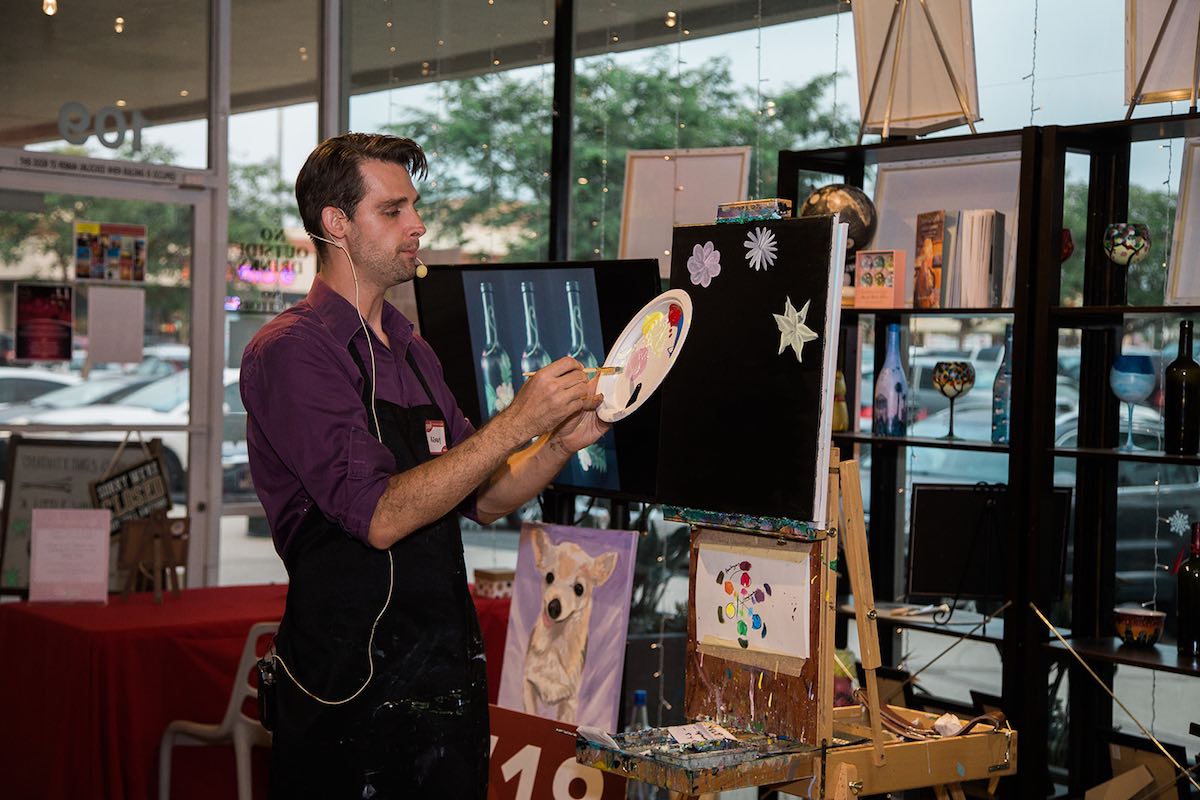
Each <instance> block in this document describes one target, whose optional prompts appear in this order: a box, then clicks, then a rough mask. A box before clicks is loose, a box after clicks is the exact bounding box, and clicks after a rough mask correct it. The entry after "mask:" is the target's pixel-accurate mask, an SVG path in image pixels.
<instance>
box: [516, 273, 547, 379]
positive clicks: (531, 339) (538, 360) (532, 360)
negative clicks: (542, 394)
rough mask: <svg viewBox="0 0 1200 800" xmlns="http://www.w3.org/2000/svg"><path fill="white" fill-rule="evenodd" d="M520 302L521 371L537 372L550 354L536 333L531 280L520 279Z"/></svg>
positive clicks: (535, 311) (535, 308)
mask: <svg viewBox="0 0 1200 800" xmlns="http://www.w3.org/2000/svg"><path fill="white" fill-rule="evenodd" d="M521 302H522V303H524V305H525V349H524V350H523V351H522V352H521V371H522V372H537V371H538V370H539V369H541V368H542V367H545V366H547V365H549V363H550V354H549V353H547V352H546V348H544V347H542V340H541V337H540V336H539V335H538V323H537V300H536V298H535V297H534V293H533V281H521Z"/></svg>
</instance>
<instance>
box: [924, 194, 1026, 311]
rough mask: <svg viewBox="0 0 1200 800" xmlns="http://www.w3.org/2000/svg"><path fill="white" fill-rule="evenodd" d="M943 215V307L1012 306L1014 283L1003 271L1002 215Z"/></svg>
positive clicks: (993, 212)
mask: <svg viewBox="0 0 1200 800" xmlns="http://www.w3.org/2000/svg"><path fill="white" fill-rule="evenodd" d="M946 214H947V217H946V224H945V229H946V235H945V243H944V246H943V254H942V295H941V302H942V307H943V308H996V307H999V306H1003V305H1011V304H1012V299H1011V294H1012V292H1013V290H1015V282H1014V281H1013V280H1012V277H1013V276H1011V275H1009V274H1007V273H1009V272H1012V270H1005V268H1004V215H1003V214H1001V213H1000V212H999V211H996V210H995V209H991V208H986V209H965V210H962V211H957V212H946ZM1006 296H1007V298H1008V299H1007V302H1006Z"/></svg>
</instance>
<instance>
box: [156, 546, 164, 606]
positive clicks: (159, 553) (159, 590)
mask: <svg viewBox="0 0 1200 800" xmlns="http://www.w3.org/2000/svg"><path fill="white" fill-rule="evenodd" d="M162 601H163V543H162V537H161V536H159V535H158V534H155V535H154V602H155V603H158V604H159V605H162Z"/></svg>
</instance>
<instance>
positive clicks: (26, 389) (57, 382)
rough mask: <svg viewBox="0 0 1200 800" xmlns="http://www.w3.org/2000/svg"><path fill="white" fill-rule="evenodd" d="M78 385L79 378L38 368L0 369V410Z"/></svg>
mask: <svg viewBox="0 0 1200 800" xmlns="http://www.w3.org/2000/svg"><path fill="white" fill-rule="evenodd" d="M76 383H79V376H77V375H67V374H64V373H61V372H52V371H50V370H47V369H41V368H39V367H0V408H6V407H7V406H9V405H12V404H14V403H25V402H28V401H30V400H32V399H33V398H35V397H38V396H39V395H43V394H45V393H46V392H50V391H53V390H55V389H61V388H62V387H64V386H71V385H74V384H76Z"/></svg>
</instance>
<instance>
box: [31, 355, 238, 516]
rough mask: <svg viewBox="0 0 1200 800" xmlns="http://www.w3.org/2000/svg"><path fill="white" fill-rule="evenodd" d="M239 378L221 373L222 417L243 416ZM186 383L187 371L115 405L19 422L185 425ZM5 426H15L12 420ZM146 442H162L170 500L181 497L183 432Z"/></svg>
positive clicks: (156, 434) (103, 434) (95, 436)
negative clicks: (223, 413)
mask: <svg viewBox="0 0 1200 800" xmlns="http://www.w3.org/2000/svg"><path fill="white" fill-rule="evenodd" d="M238 376H239V370H236V369H226V370H225V371H224V374H223V382H224V390H223V398H224V409H225V413H226V414H227V415H229V414H242V415H244V414H245V407H244V406H243V405H242V398H241V394H240V393H239V391H238ZM189 379H190V371H189V370H187V369H184V370H182V371H180V372H176V373H174V374H172V375H168V376H167V377H165V378H160V379H158V380H156V381H154V382H153V383H149V384H147V385H145V386H142V387H141V388H139V389H137V390H136V391H134V392H132V393H130V394H129V395H128V396H126V397H124V398H123V399H122V400H121V402H119V403H102V404H96V405H90V406H81V407H77V408H63V409H51V410H48V411H43V412H39V413H37V414H31V415H29V417H28V418H26V419H24V420H22V422H28V423H32V424H38V425H121V426H128V427H130V428H139V427H149V426H158V425H186V424H188V422H189V410H190V403H189V401H188V388H189ZM243 418H244V416H243ZM10 424H17V423H16V421H14V422H12V423H10ZM243 429H244V426H243ZM69 435H70V436H72V437H77V438H82V439H92V440H97V441H112V440H120V439H121V438H123V434H122V433H120V432H118V431H94V432H90V433H75V432H72V433H70V434H69ZM146 437H147V438H158V439H161V440H162V444H163V459H164V461H165V462H166V468H167V475H168V478H169V483H170V487H171V494H172V497H174V498H177V499H179V498H182V497H183V496H184V493H185V489H186V480H185V471H186V469H187V464H188V451H187V439H188V436H187V432H186V431H153V432H147V434H146Z"/></svg>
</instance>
